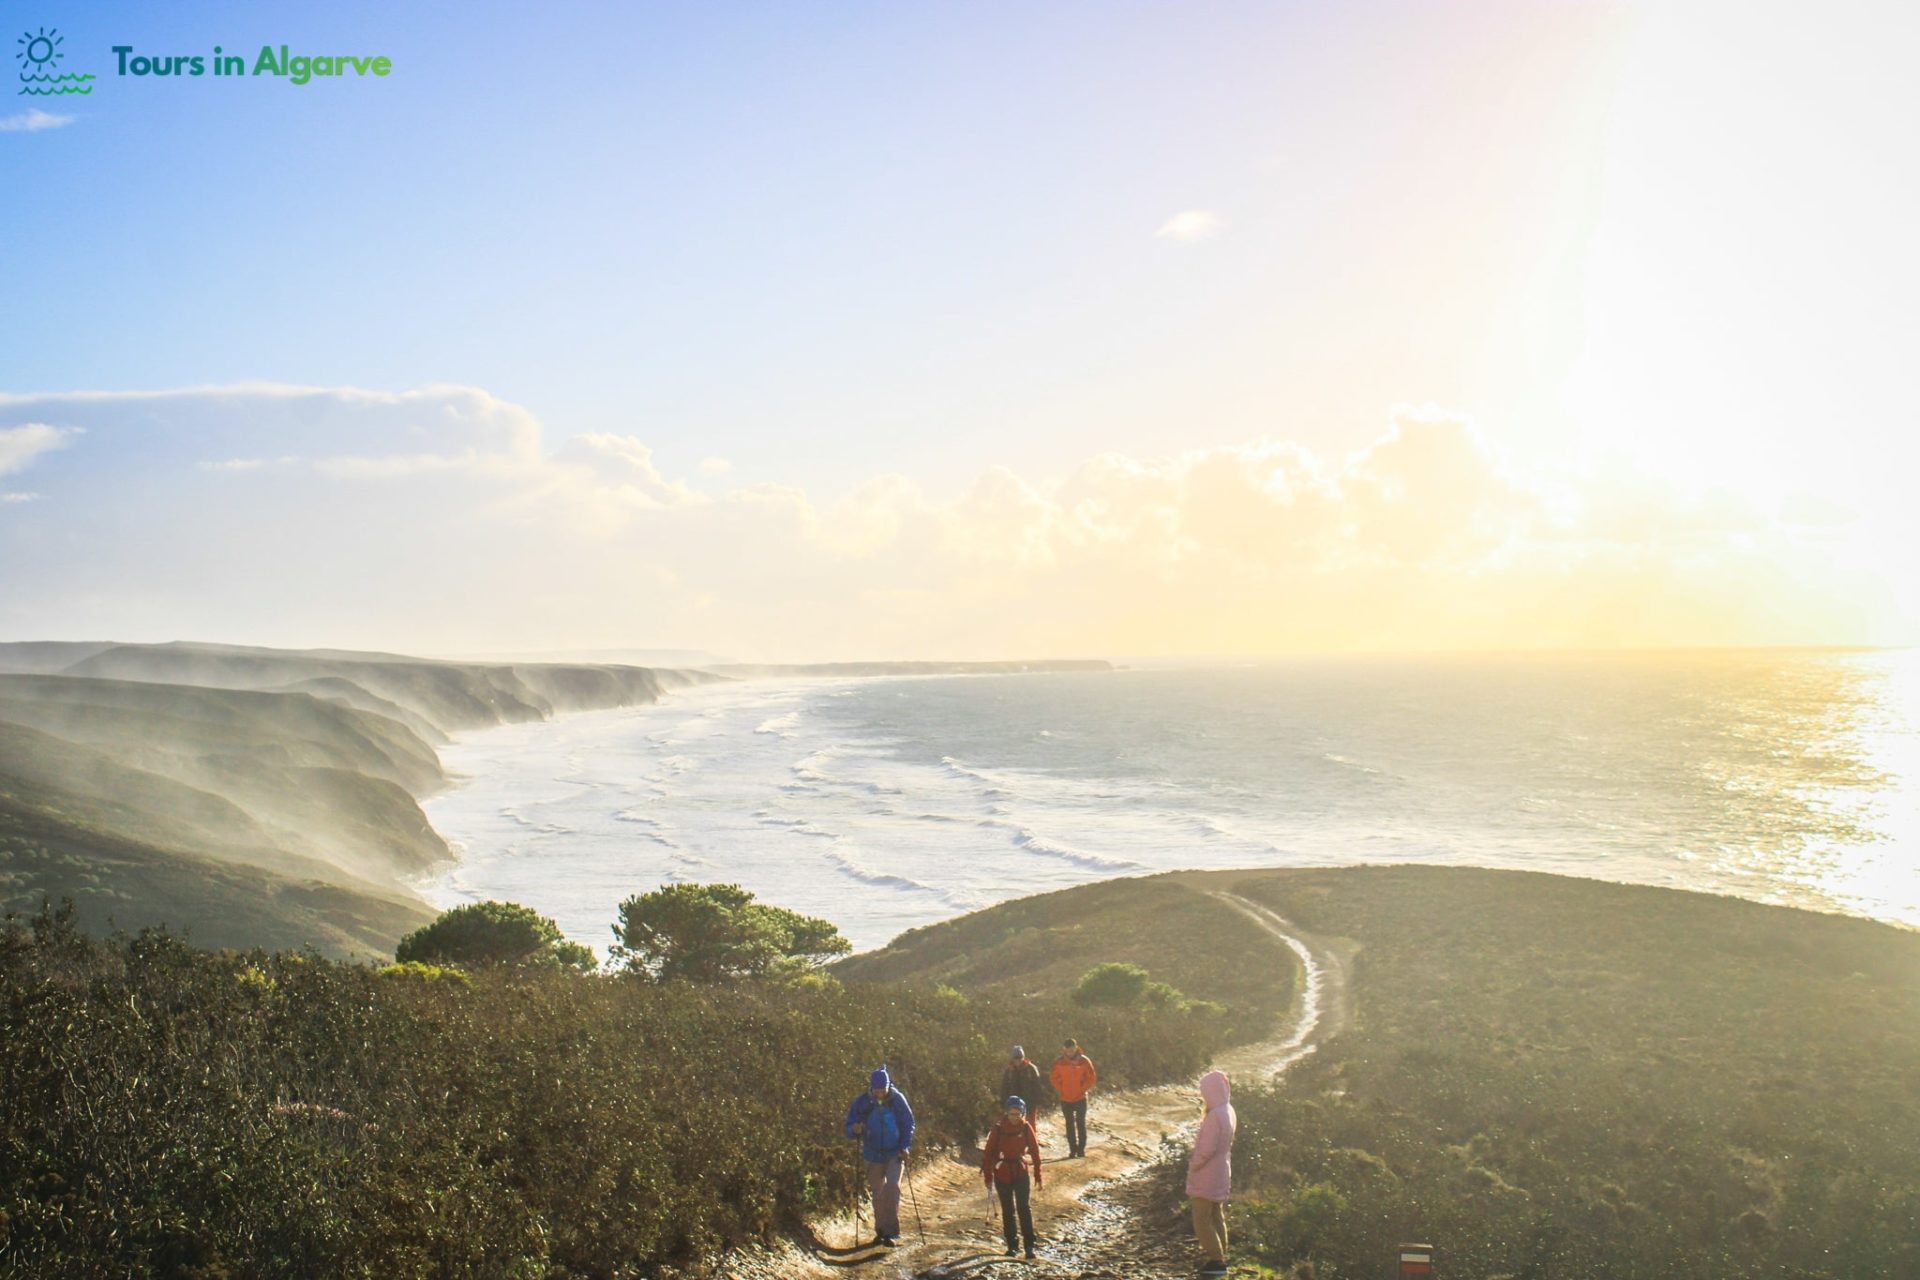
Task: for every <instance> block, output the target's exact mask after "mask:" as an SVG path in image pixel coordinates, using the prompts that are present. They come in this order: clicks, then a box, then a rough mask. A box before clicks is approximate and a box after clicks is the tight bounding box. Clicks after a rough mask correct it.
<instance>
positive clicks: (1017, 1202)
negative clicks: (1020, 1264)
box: [980, 1097, 1045, 1258]
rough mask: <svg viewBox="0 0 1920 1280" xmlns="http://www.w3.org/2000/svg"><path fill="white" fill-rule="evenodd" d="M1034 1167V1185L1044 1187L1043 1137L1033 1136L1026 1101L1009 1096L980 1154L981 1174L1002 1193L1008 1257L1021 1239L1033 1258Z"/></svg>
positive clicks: (1002, 1230) (1002, 1212) (1001, 1204)
mask: <svg viewBox="0 0 1920 1280" xmlns="http://www.w3.org/2000/svg"><path fill="white" fill-rule="evenodd" d="M1029 1163H1031V1165H1032V1168H1033V1181H1032V1185H1033V1186H1035V1187H1040V1186H1044V1185H1045V1183H1044V1180H1043V1179H1042V1178H1041V1176H1040V1139H1039V1138H1038V1137H1036V1136H1035V1135H1034V1132H1033V1122H1032V1121H1030V1120H1028V1119H1027V1100H1026V1099H1025V1098H1019V1097H1013V1098H1008V1099H1007V1103H1006V1108H1005V1109H1004V1110H1003V1111H1002V1112H1001V1113H1000V1120H999V1122H998V1123H996V1124H995V1125H994V1126H993V1128H991V1129H989V1130H987V1143H986V1147H985V1148H984V1149H983V1150H982V1151H981V1153H980V1174H981V1176H982V1177H984V1178H985V1179H986V1180H987V1186H988V1187H989V1188H990V1189H992V1190H994V1191H997V1192H999V1194H1000V1235H1001V1237H1002V1238H1003V1239H1004V1240H1005V1241H1006V1242H1007V1256H1008V1257H1009V1258H1011V1257H1013V1256H1014V1254H1016V1253H1018V1252H1019V1243H1020V1239H1021V1238H1024V1239H1025V1241H1026V1245H1027V1256H1028V1257H1029V1258H1031V1257H1033V1202H1032V1200H1031V1199H1030V1197H1029V1194H1028V1190H1027V1187H1028V1181H1027V1168H1028V1165H1029ZM1016 1211H1017V1212H1018V1213H1019V1215H1020V1219H1019V1224H1018V1225H1019V1228H1020V1232H1019V1236H1018V1237H1016V1236H1015V1234H1014V1226H1015V1223H1014V1213H1015V1212H1016Z"/></svg>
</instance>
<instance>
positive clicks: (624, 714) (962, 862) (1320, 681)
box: [426, 651, 1920, 950]
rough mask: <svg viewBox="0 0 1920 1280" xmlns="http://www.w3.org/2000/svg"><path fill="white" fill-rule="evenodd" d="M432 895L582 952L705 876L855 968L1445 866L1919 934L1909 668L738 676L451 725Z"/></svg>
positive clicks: (1335, 667)
mask: <svg viewBox="0 0 1920 1280" xmlns="http://www.w3.org/2000/svg"><path fill="white" fill-rule="evenodd" d="M442 756H443V758H444V759H445V761H446V763H447V766H448V768H449V769H450V770H451V771H452V772H453V773H455V774H456V775H458V776H459V780H458V781H457V783H456V785H455V786H454V787H453V788H451V789H450V790H448V791H446V792H444V793H442V794H440V795H438V796H436V797H434V798H432V799H430V800H429V801H428V802H427V804H426V810H427V813H428V815H429V817H430V818H431V819H432V821H433V824H434V826H435V827H436V828H437V829H438V830H439V831H440V832H441V833H442V834H443V835H445V836H446V837H447V839H448V840H449V842H450V843H452V844H453V845H454V847H455V848H456V849H457V850H458V852H459V855H460V856H459V860H458V862H457V863H455V864H454V865H452V866H451V867H450V868H448V869H446V870H445V872H444V874H442V875H441V876H439V877H438V878H437V879H435V880H434V881H433V882H432V883H431V884H429V885H428V886H426V893H427V896H428V897H429V898H430V900H432V901H433V902H435V903H436V904H437V905H440V906H451V905H455V904H457V903H460V902H465V901H473V900H478V899H485V898H500V899H506V900H509V901H514V902H520V903H524V904H526V905H528V906H531V907H534V908H536V909H538V910H539V911H541V912H543V913H546V914H549V915H552V916H553V917H554V918H555V919H556V920H558V922H559V923H560V925H561V927H562V929H563V930H564V931H565V932H566V933H567V934H568V936H570V937H573V938H575V939H577V940H579V941H582V942H585V943H588V944H589V945H592V946H594V947H596V948H598V949H602V950H604V948H605V947H606V945H607V943H608V942H609V941H610V938H611V933H610V927H611V925H612V922H613V920H614V919H615V914H616V909H617V906H618V904H619V903H620V902H621V900H623V899H624V898H626V897H628V896H630V895H633V894H636V893H643V892H645V891H647V890H649V889H653V888H655V887H658V886H660V885H663V884H668V883H673V882H677V881H731V882H735V883H738V884H741V885H744V886H746V887H747V888H748V889H750V890H752V891H753V892H754V893H756V894H757V895H759V896H760V897H761V898H762V899H763V900H766V901H770V902H774V903H778V904H780V905H782V906H787V907H792V908H794V909H796V910H799V911H802V912H805V913H806V914H808V915H818V916H824V917H826V918H828V919H830V920H832V921H834V922H835V923H836V924H838V925H839V926H840V928H841V929H842V930H843V931H844V932H845V933H846V935H847V936H848V937H849V938H850V939H851V940H852V941H853V942H854V943H855V945H856V946H858V947H861V948H863V949H864V948H867V947H873V946H877V945H880V944H881V943H884V942H885V941H886V940H887V939H889V938H891V937H892V936H894V935H895V934H897V933H899V932H900V931H901V930H903V929H907V928H910V927H913V926H915V925H921V924H926V923H929V922H931V921H935V920H940V919H944V918H946V917H950V916H954V915H958V914H960V913H962V912H965V911H969V910H972V909H974V908H977V907H982V906H986V905H988V904H990V903H994V902H998V901H1001V900H1004V899H1007V898H1013V897H1020V896H1024V895H1028V894H1033V893H1040V892H1044V891H1046V890H1050V889H1058V888H1063V887H1066V886H1069V885H1074V884H1080V883H1084V882H1087V881H1090V880H1098V879H1104V878H1107V877H1111V876H1119V875H1136V874H1142V873H1146V872H1154V871H1163V870H1170V869H1175V868H1188V867H1256V866H1258V867H1268V866H1325V865H1336V864H1349V863H1403V862H1421V863H1445V864H1457V865H1471V866H1484V867H1511V868H1521V869H1527V870H1535V871H1552V872H1560V873H1566V874H1572V875H1581V876H1592V877H1599V878H1603V879H1609V880H1620V881H1631V882H1637V883H1643V884H1656V885H1672V886H1678V887H1682V888H1691V889H1702V890H1707V891H1711V892H1716V893H1731V894H1738V895H1742V896H1745V897H1749V898H1755V899H1759V900H1761V901H1766V902H1781V903H1791V904H1795V905H1799V906H1807V907H1813V908H1817V909H1822V910H1831V911H1843V912H1850V913H1855V914H1860V915H1866V916H1872V917H1876V918H1880V919H1886V920H1892V921H1898V922H1903V923H1906V924H1910V925H1920V654H1916V653H1914V652H1911V651H1893V652H1813V651H1737V652H1686V653H1660V654H1629V655H1617V654H1610V655H1553V656H1516V655H1500V656H1473V657H1467V656H1461V657H1425V658H1388V657H1367V658H1343V659H1331V658H1328V659H1313V660H1305V659H1303V660H1298V661H1288V662H1272V663H1261V664H1250V665H1232V666H1224V665H1223V666H1197V665H1195V666H1159V667H1140V668H1131V669H1123V670H1117V671H1112V672H1089V673H1074V674H1038V675H1010V676H999V675H997V676H952V677H935V678H875V679H861V680H820V679H801V680H779V681H772V680H768V681H738V682H726V683H721V684H716V685H709V686H704V687H700V688H696V689H692V690H686V691H677V692H674V693H671V694H669V695H668V696H667V698H666V699H665V700H664V701H662V702H661V703H659V704H657V705H654V706H649V707H640V708H631V709H625V710H619V711H609V712H593V713H585V714H578V715H571V716H562V717H560V718H557V719H554V720H550V721H546V722H543V723H538V724H525V725H516V726H511V727H507V728H501V729H493V730H488V731H486V732H482V733H475V734H471V735H468V736H467V737H465V738H463V739H462V740H460V741H459V742H457V743H455V744H454V745H453V746H451V747H449V748H446V749H444V750H443V752H442Z"/></svg>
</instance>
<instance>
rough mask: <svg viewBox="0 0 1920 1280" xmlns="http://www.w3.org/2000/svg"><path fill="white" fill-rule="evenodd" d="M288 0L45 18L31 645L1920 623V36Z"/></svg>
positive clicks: (1670, 9)
mask: <svg viewBox="0 0 1920 1280" xmlns="http://www.w3.org/2000/svg"><path fill="white" fill-rule="evenodd" d="M288 8H289V7H288V6H284V5H277V6H268V5H254V4H242V3H209V4H203V5H196V6H193V7H192V9H191V11H186V10H183V9H182V8H180V7H172V8H166V7H160V6H151V5H141V4H131V3H98V2H92V3H85V4H81V3H75V2H72V0H37V2H36V3H31V4H18V3H14V2H13V0H9V2H8V3H7V5H6V7H5V17H6V20H7V28H8V30H9V32H10V34H9V36H8V38H7V39H6V41H5V42H4V44H5V47H6V48H7V49H8V50H9V51H10V52H11V53H12V54H13V55H14V57H13V58H12V59H10V61H9V63H8V68H7V71H6V72H5V74H4V76H3V77H0V95H4V97H3V100H0V193H4V199H0V250H4V261H5V275H4V277H0V279H3V280H4V283H3V284H0V294H3V295H4V298H5V301H6V305H5V306H4V307H0V639H45V638H115V639H123V640H164V639H173V638H198V639H212V640H226V641H235V642H248V643H263V644H281V645H296V646H306V645H330V646H358V647H377V648H383V649H399V650H411V651H420V652H432V653H445V654H464V653H480V652H503V651H584V650H593V649H607V648H692V649H701V650H705V651H708V652H713V653H717V654H725V655H728V656H734V657H741V658H753V659H770V660H771V659H792V660H801V659H816V658H820V659H826V658H854V657H936V656H937V657H982V658H988V657H1019V656H1068V655H1137V656H1149V655H1167V656H1173V655H1201V656H1212V655H1235V656H1241V655H1264V654H1279V653H1289V652H1299V651H1327V650H1336V651H1338V650H1409V649H1434V648H1446V649H1456V648H1543V647H1544V648H1566V647H1581V648H1584V647H1607V646H1664V645H1744V644H1760V645H1764V644H1900V645H1904V644H1911V643H1914V642H1915V640H1916V638H1920V573H1916V572H1915V570H1916V568H1920V564H1916V559H1915V556H1914V553H1913V551H1912V548H1913V547H1914V546H1920V515H1916V512H1917V511H1920V504H1916V503H1915V502H1914V501H1913V500H1912V496H1911V495H1910V493H1909V487H1910V486H1911V484H1912V482H1913V481H1912V477H1913V476H1914V475H1915V473H1916V470H1917V468H1916V467H1915V465H1914V464H1915V463H1916V462H1917V461H1920V446H1917V445H1916V444H1915V443H1914V439H1915V434H1916V428H1920V422H1916V421H1915V411H1914V408H1913V398H1914V387H1913V379H1912V376H1911V372H1910V371H1911V370H1912V369H1913V368H1914V367H1916V359H1915V357H1916V356H1920V319H1917V318H1916V311H1915V308H1914V307H1913V305H1912V302H1911V300H1912V298H1913V297H1915V296H1916V294H1920V246H1917V245H1916V240H1915V236H1914V233H1913V231H1912V228H1913V227H1915V226H1917V225H1920V172H1917V170H1920V160H1917V159H1916V155H1915V152H1914V149H1913V147H1912V146H1911V142H1910V137H1909V134H1910V126H1911V121H1912V120H1914V119H1916V118H1920V87H1916V81H1915V78H1914V77H1913V76H1912V75H1911V74H1910V69H1909V68H1908V67H1907V66H1906V65H1904V62H1903V59H1904V58H1905V56H1906V51H1908V50H1911V49H1912V48H1913V47H1915V37H1916V36H1920V15H1917V14H1916V12H1915V10H1914V8H1913V7H1912V6H1906V5H1898V4H1862V3H1839V4H1833V5H1822V6H1807V5H1800V4H1765V3H1762V4H1733V3H1720V2H1719V0H1675V2H1670V3H1662V4H1657V5H1656V4H1629V3H1588V2H1583V0H1538V2H1529V3H1505V2H1500V3H1494V2H1487V3H1480V2H1473V0H1459V2H1456V3H1429V2H1427V0H1414V2H1409V3H1398V4H1395V3H1366V4H1338V3H1330V2H1319V3H1299V4H1284V3H1267V4H1216V3H1184V4H1178V5H1175V4H1169V3H1156V4H1114V3H1099V4H1072V3H1057V4H1046V5H1033V4H991V3H970V4H964V5H963V4H928V5H897V4H857V3H846V4H835V5H792V4H760V5H756V4H730V5H724V6H715V5H697V4H691V3H684V4H682V3H675V4H658V3H655V4H574V5H567V6H558V7H554V8H552V9H550V10H541V11H534V10H529V9H527V8H525V7H524V6H514V7H508V6H505V5H497V4H462V5H414V6H390V5H373V4H360V3H339V4H330V5H326V6H319V5H312V6H305V7H303V10H302V11H300V12H288ZM15 28H17V30H14V29H15ZM43 29H45V30H48V31H50V32H52V33H55V34H57V35H58V36H59V37H60V38H61V43H60V44H59V45H58V46H57V48H58V50H59V52H60V56H61V61H60V62H59V63H58V64H55V65H53V66H52V69H53V70H55V71H58V72H61V73H72V74H80V73H90V74H93V75H94V76H95V77H96V78H95V79H94V80H93V81H91V82H86V83H88V85H89V87H90V88H91V92H89V93H87V94H84V95H82V94H65V95H22V94H17V93H16V92H15V86H16V84H17V83H23V82H20V81H19V70H20V69H21V68H27V69H28V70H31V69H32V68H31V67H28V64H27V62H26V61H25V60H24V59H23V58H22V56H21V55H22V54H23V53H26V52H44V51H45V50H46V49H47V48H48V46H47V45H40V46H32V45H31V44H30V41H31V39H32V38H33V37H34V36H36V35H37V34H38V33H39V32H41V31H42V30H43ZM282 44H284V45H286V46H288V49H289V51H290V52H291V53H292V54H295V55H352V56H356V57H363V58H364V57H371V56H374V55H382V56H385V57H387V58H388V59H389V60H390V62H391V67H392V70H391V74H389V75H387V76H384V77H371V76H353V75H347V76H343V77H316V78H314V79H312V80H310V81H309V82H308V83H306V84H304V85H296V84H293V83H292V82H291V80H290V78H288V77H283V76H276V75H272V74H261V75H246V76H240V77H228V78H222V77H215V76H213V75H212V74H210V73H209V74H206V75H203V76H201V77H186V78H181V77H160V76H151V75H150V76H146V77H139V76H133V75H121V74H118V62H119V57H118V55H116V54H115V53H114V51H113V50H114V47H115V46H130V47H131V50H132V53H131V54H130V55H129V56H147V57H160V58H164V57H168V56H171V55H194V54H198V55H201V56H203V57H209V58H210V56H211V53H212V50H213V48H214V47H215V46H216V45H217V46H220V47H221V48H222V49H223V50H224V51H225V52H226V53H228V54H235V53H238V54H240V55H241V56H243V57H244V58H245V59H246V65H247V67H248V69H249V70H252V68H253V67H254V65H255V63H256V60H257V57H258V54H259V51H260V49H261V47H262V46H271V47H273V48H276V49H277V48H278V46H280V45H282ZM34 65H35V66H40V67H41V69H43V70H45V69H47V67H46V65H45V64H41V63H35V64H34Z"/></svg>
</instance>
